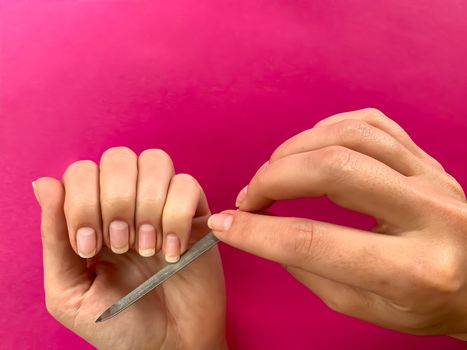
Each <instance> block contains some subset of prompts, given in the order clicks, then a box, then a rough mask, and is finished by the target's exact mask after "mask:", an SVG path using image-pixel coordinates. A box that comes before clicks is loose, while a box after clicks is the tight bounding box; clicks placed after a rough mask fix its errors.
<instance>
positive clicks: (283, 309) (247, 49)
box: [0, 0, 467, 349]
mask: <svg viewBox="0 0 467 350" xmlns="http://www.w3.org/2000/svg"><path fill="white" fill-rule="evenodd" d="M466 16H467V3H466V2H465V1H462V0H459V1H447V0H437V1H405V0H398V1H396V0H394V1H387V2H386V3H385V6H382V5H381V2H379V1H378V2H375V1H371V0H360V1H346V0H335V1H302V0H297V1H279V0H269V1H265V0H262V1H253V0H242V1H240V0H236V1H219V0H210V1H209V0H206V1H203V0H171V1H146V0H133V1H124V0H120V1H112V0H92V1H91V0H75V1H73V0H62V1H58V0H48V1H45V0H44V1H39V0H36V1H33V0H31V1H21V0H16V1H13V0H12V1H3V3H1V5H0V35H1V36H0V40H1V42H0V45H1V46H0V48H1V52H0V78H1V81H0V83H1V85H0V108H1V109H0V111H1V112H0V113H1V115H0V117H1V119H0V168H1V169H2V176H1V178H0V194H1V195H0V208H1V209H0V232H1V239H2V241H1V245H0V264H1V265H0V266H1V271H0V285H1V290H0V348H1V349H8V348H16V349H63V348H67V349H87V348H89V345H87V344H86V343H85V342H84V341H82V340H81V339H79V338H78V337H77V336H75V335H73V334H72V333H71V332H69V331H68V330H66V329H65V328H63V327H62V326H60V325H59V324H58V323H56V322H55V321H54V320H53V319H52V318H51V317H50V316H49V315H48V314H47V313H46V310H45V307H44V295H43V284H42V266H41V248H40V247H41V245H40V235H39V209H38V206H37V205H36V203H35V201H34V198H33V195H32V191H31V184H30V183H31V181H32V180H34V179H35V178H37V177H39V176H44V175H50V176H56V177H59V176H60V175H61V174H62V172H63V171H64V169H65V167H66V166H67V164H69V163H70V162H72V161H74V160H77V159H84V158H90V159H94V160H97V159H98V158H99V156H100V154H101V153H102V152H103V151H104V150H105V149H107V148H108V147H111V146H116V145H127V146H130V147H131V148H132V149H134V150H135V151H137V152H140V151H142V150H143V149H146V148H149V147H160V148H163V149H165V150H167V151H168V152H169V153H170V154H171V155H172V157H173V159H174V161H175V164H176V167H177V170H178V171H184V172H189V173H192V174H193V175H195V176H196V177H197V178H198V179H199V181H200V182H201V184H202V185H203V186H204V187H205V189H206V192H207V194H208V198H209V199H210V203H211V207H212V209H213V210H221V209H225V208H227V207H231V206H232V204H233V201H234V198H235V195H236V193H237V191H238V190H239V189H240V188H241V187H242V186H243V185H244V184H245V183H246V181H247V180H248V179H249V177H250V176H251V175H252V174H253V172H254V171H255V169H256V168H257V167H258V166H259V165H261V164H262V163H263V162H264V161H265V160H266V159H267V157H268V155H269V154H270V153H271V151H272V150H273V149H274V147H275V146H276V145H278V144H279V143H280V142H281V141H282V140H284V139H286V138H287V137H289V136H291V135H293V134H295V133H297V132H299V131H301V130H304V129H307V128H309V127H311V126H312V125H313V124H314V123H315V122H316V121H318V120H319V119H321V118H323V117H326V116H328V115H330V114H333V113H336V112H339V111H346V110H352V109H357V108H361V107H365V106H374V107H378V108H380V109H382V110H383V111H384V112H386V113H387V114H388V115H389V116H391V117H392V118H394V119H395V120H396V121H398V122H399V123H400V124H401V125H402V126H403V127H405V128H406V129H407V130H408V131H409V132H410V133H411V135H412V136H413V138H414V139H415V141H416V142H418V144H419V145H421V146H422V147H423V148H425V149H426V150H427V151H428V152H430V153H431V154H432V155H434V156H435V157H437V158H438V159H439V160H440V161H441V162H442V163H443V164H444V165H445V167H446V169H447V170H448V171H449V172H450V173H452V174H453V175H454V176H455V177H457V178H458V179H459V180H460V182H461V183H463V184H464V185H465V184H467V162H466V159H467V147H466V145H465V141H464V140H465V139H464V137H465V134H466V131H467V121H466V116H467V113H466V109H467V107H466V106H467V103H466V97H467V95H466V92H467V39H466V38H467V21H466ZM276 208H277V210H278V211H279V212H281V213H283V214H288V215H297V216H299V215H301V216H305V217H312V218H317V219H321V220H331V221H334V222H339V223H349V224H352V225H357V226H360V227H367V226H368V224H369V220H367V219H366V218H364V217H363V216H361V215H357V214H354V213H349V212H347V211H344V210H341V209H336V208H335V207H334V206H333V205H331V204H330V203H329V202H328V201H326V200H314V201H295V202H293V203H289V204H281V205H279V206H277V207H276ZM221 249H222V255H223V260H224V264H225V272H226V278H227V292H228V317H227V332H228V340H229V344H230V347H231V348H232V349H285V348H287V349H304V348H307V349H311V348H314V349H357V348H359V349H375V348H378V349H395V348H397V349H422V348H423V349H462V348H465V343H461V342H458V341H456V340H453V339H450V338H447V337H432V338H422V337H414V336H409V335H403V334H399V333H396V332H392V331H388V330H383V329H380V328H377V327H374V326H372V325H368V324H366V323H364V322H360V321H357V320H354V319H351V318H348V317H345V316H341V315H338V314H336V313H334V312H332V311H330V310H328V309H327V308H326V307H325V306H324V305H323V304H322V303H321V302H320V301H319V300H318V299H317V298H315V297H314V296H313V295H312V294H310V293H309V292H308V291H307V290H306V289H305V288H304V287H302V286H301V285H300V284H299V283H297V282H296V281H295V280H293V279H292V278H291V277H290V276H289V275H287V273H285V272H284V271H283V270H282V269H281V268H279V267H278V266H277V265H275V264H273V263H270V262H267V261H264V260H260V259H258V258H255V257H252V256H249V255H247V254H245V253H241V252H239V251H237V250H234V249H232V248H228V247H226V246H222V247H221Z"/></svg>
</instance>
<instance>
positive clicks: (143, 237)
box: [138, 224, 156, 257]
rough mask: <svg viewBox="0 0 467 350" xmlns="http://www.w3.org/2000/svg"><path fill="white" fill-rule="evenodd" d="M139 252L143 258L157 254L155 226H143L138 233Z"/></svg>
mask: <svg viewBox="0 0 467 350" xmlns="http://www.w3.org/2000/svg"><path fill="white" fill-rule="evenodd" d="M138 251H139V255H141V256H146V257H147V256H153V255H154V254H155V253H156V230H155V229H154V226H152V225H149V224H143V225H141V226H140V228H139V233H138Z"/></svg>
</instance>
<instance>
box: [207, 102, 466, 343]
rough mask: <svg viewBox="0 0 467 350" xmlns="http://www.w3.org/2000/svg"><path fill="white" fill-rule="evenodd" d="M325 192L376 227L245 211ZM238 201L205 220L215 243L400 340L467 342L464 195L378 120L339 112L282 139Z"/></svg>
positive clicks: (393, 127) (391, 125) (390, 124)
mask: <svg viewBox="0 0 467 350" xmlns="http://www.w3.org/2000/svg"><path fill="white" fill-rule="evenodd" d="M322 195H325V196H327V197H329V198H330V199H331V200H332V201H334V202H335V203H336V204H338V205H340V206H342V207H345V208H349V209H353V210H356V211H359V212H362V213H366V214H369V215H371V216H373V217H374V218H376V219H377V222H378V224H377V225H376V227H375V228H374V229H373V231H372V232H365V231H362V230H357V229H354V228H349V227H342V226H338V225H333V224H330V223H325V222H318V221H313V220H306V219H301V218H281V217H273V216H266V215H259V214H252V213H247V212H257V211H261V210H263V209H265V208H267V207H269V206H270V205H271V204H272V203H273V201H277V200H284V199H290V198H298V197H318V196H322ZM237 205H238V206H239V209H240V211H237V212H236V211H226V212H223V213H221V214H216V215H214V216H212V217H211V218H210V220H209V225H210V227H211V228H213V229H214V230H215V231H214V232H215V234H216V236H217V237H218V238H219V239H221V240H222V241H224V242H225V243H227V244H230V245H232V246H235V247H238V248H240V249H243V250H245V251H248V252H251V253H253V254H256V255H259V256H262V257H264V258H268V259H271V260H274V261H277V262H279V263H281V264H283V265H285V268H286V269H287V270H288V271H289V272H290V273H291V274H292V275H294V276H295V277H296V278H297V279H298V280H299V281H300V282H302V283H303V284H304V285H306V286H307V287H308V288H309V289H310V290H311V291H313V292H314V293H315V294H317V295H318V296H319V297H320V298H321V299H322V300H323V301H324V302H325V303H326V304H327V305H328V306H329V307H330V308H332V309H334V310H337V311H338V312H341V313H344V314H347V315H351V316H354V317H357V318H360V319H363V320H367V321H370V322H373V323H375V324H378V325H381V326H384V327H388V328H392V329H396V330H399V331H403V332H408V333H413V334H426V335H428V334H457V335H458V337H461V338H462V337H467V334H466V333H467V205H466V200H465V196H464V193H463V191H462V188H461V186H460V185H459V184H458V183H457V182H456V181H455V180H454V179H453V178H452V177H451V176H450V175H448V174H447V173H446V172H445V171H444V169H443V168H442V166H441V165H440V164H439V163H438V162H437V161H436V160H434V159H433V158H432V157H430V156H429V155H428V154H426V153H425V152H424V151H422V150H421V149H420V148H419V147H417V146H416V145H415V144H414V142H413V141H412V140H411V139H410V137H409V136H408V135H407V133H406V132H405V131H404V130H403V129H402V128H401V127H400V126H399V125H397V124H396V123H395V122H394V121H392V120H390V119H389V118H387V117H386V116H384V115H383V114H382V113H381V112H379V111H377V110H374V109H365V110H360V111H355V112H350V113H342V114H338V115H335V116H332V117H330V118H327V119H324V120H323V121H321V122H319V123H318V124H317V125H316V126H315V127H314V128H312V129H310V130H306V131H304V132H302V133H300V134H298V135H296V136H294V137H292V138H291V139H289V140H287V141H286V142H285V143H283V144H282V145H280V146H279V147H278V148H277V149H276V150H275V151H274V153H273V154H272V156H271V158H270V160H269V162H268V163H266V164H265V165H263V166H262V167H261V168H260V169H259V170H258V172H257V173H256V174H255V175H254V176H253V178H252V179H251V181H250V183H249V185H248V186H247V187H246V188H244V189H243V190H242V191H241V192H240V194H239V196H238V197H237ZM462 333H464V335H462ZM466 339H467V338H466Z"/></svg>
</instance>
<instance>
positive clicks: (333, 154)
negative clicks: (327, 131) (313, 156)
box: [312, 146, 355, 176]
mask: <svg viewBox="0 0 467 350" xmlns="http://www.w3.org/2000/svg"><path fill="white" fill-rule="evenodd" d="M354 161H355V160H354V157H353V155H352V152H351V151H350V150H349V149H347V148H345V147H342V146H331V147H326V148H324V149H323V150H322V151H321V159H320V164H321V166H322V168H323V170H324V171H326V173H327V174H329V175H332V176H336V175H337V174H339V173H342V172H348V171H349V170H351V169H352V168H353V163H354ZM312 166H316V164H315V163H314V164H313V165H312Z"/></svg>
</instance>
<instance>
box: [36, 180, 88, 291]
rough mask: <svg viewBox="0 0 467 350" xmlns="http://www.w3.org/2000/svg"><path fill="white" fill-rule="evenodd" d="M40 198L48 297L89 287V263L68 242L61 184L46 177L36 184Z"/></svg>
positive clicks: (63, 193) (45, 280) (45, 281)
mask: <svg viewBox="0 0 467 350" xmlns="http://www.w3.org/2000/svg"><path fill="white" fill-rule="evenodd" d="M33 185H35V191H36V193H37V198H38V201H39V204H40V206H41V209H42V219H41V236H42V249H43V260H44V283H45V291H46V296H47V298H48V299H49V300H50V298H52V299H53V298H54V296H57V294H58V293H60V292H62V291H64V290H66V289H68V288H72V287H75V286H76V285H77V283H82V284H88V283H90V278H89V276H88V273H87V270H86V260H84V259H81V258H80V257H79V256H78V255H76V254H75V253H74V252H73V249H72V247H71V245H70V242H69V237H68V232H67V224H66V219H65V213H64V210H63V206H64V197H65V192H64V189H63V185H62V184H61V182H60V181H58V180H56V179H53V178H48V177H43V178H40V179H38V180H36V181H35V182H34V184H33Z"/></svg>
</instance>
